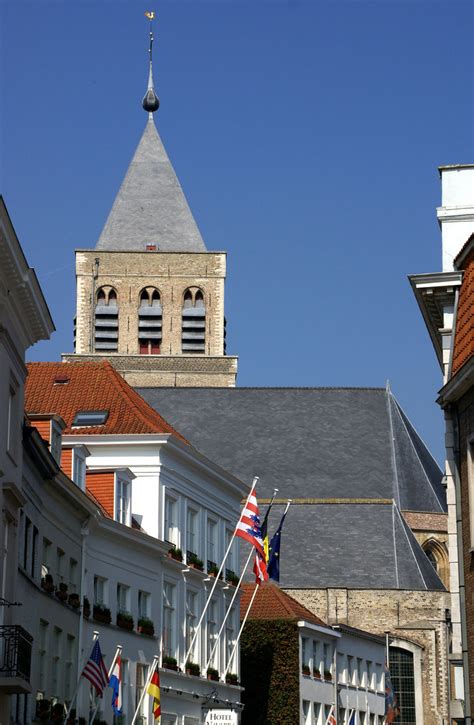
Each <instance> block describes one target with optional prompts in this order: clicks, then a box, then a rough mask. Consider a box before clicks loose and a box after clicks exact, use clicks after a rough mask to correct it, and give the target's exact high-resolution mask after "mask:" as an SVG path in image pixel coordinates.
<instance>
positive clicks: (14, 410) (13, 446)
mask: <svg viewBox="0 0 474 725" xmlns="http://www.w3.org/2000/svg"><path fill="white" fill-rule="evenodd" d="M19 440H20V411H19V401H18V383H17V381H16V380H15V378H14V377H13V375H11V376H10V387H9V391H8V408H7V451H8V453H9V454H10V456H11V457H12V458H13V459H14V460H15V459H16V454H17V451H18V444H19Z"/></svg>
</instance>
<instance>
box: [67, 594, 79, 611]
mask: <svg viewBox="0 0 474 725" xmlns="http://www.w3.org/2000/svg"><path fill="white" fill-rule="evenodd" d="M67 601H68V604H69V605H70V606H71V607H72V608H73V609H79V607H80V606H81V600H80V599H79V594H75V593H72V594H70V595H69V597H68V600H67Z"/></svg>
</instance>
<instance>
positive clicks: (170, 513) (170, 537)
mask: <svg viewBox="0 0 474 725" xmlns="http://www.w3.org/2000/svg"><path fill="white" fill-rule="evenodd" d="M177 512H178V503H177V501H176V500H175V499H174V498H171V496H166V498H165V541H169V542H170V543H171V544H174V545H175V546H177V545H178V520H177Z"/></svg>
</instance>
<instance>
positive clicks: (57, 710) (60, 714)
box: [51, 702, 65, 722]
mask: <svg viewBox="0 0 474 725" xmlns="http://www.w3.org/2000/svg"><path fill="white" fill-rule="evenodd" d="M64 715H65V712H64V705H63V704H62V703H60V702H57V703H56V704H55V705H53V707H52V709H51V721H52V722H63V721H64Z"/></svg>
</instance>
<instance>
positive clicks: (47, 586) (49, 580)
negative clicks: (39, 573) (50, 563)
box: [41, 574, 54, 592]
mask: <svg viewBox="0 0 474 725" xmlns="http://www.w3.org/2000/svg"><path fill="white" fill-rule="evenodd" d="M41 586H42V587H43V589H44V590H45V592H54V581H53V577H52V576H51V574H46V576H44V577H43V578H42V579H41Z"/></svg>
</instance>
